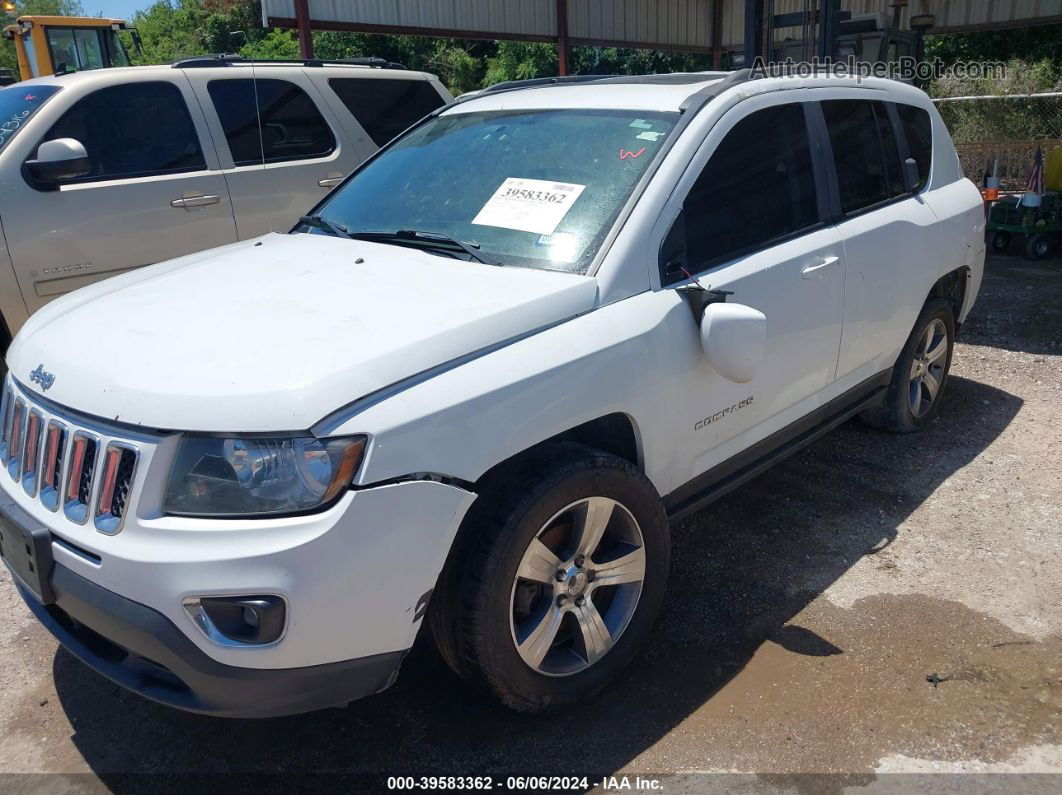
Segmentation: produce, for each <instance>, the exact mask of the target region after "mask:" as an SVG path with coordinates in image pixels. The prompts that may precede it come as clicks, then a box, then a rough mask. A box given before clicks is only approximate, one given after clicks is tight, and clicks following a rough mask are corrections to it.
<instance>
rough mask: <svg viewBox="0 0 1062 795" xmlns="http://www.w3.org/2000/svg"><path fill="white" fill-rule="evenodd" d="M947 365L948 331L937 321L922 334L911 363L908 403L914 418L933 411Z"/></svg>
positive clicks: (940, 321) (942, 322)
mask: <svg viewBox="0 0 1062 795" xmlns="http://www.w3.org/2000/svg"><path fill="white" fill-rule="evenodd" d="M947 364H948V331H947V328H945V326H944V321H942V320H940V319H939V318H938V319H935V320H933V321H932V322H931V323H930V324H929V325H928V326H926V328H925V331H923V332H922V336H921V337H920V338H919V340H918V345H917V346H916V347H915V353H914V361H912V362H911V375H910V384H909V387H908V402H909V405H910V408H911V414H912V415H914V417H915V418H919V417H924V416H925V415H926V414H927V413H928V412H929V410H930V409H931V408H932V407H933V401H935V400H936V399H937V396H938V395H939V394H940V388H941V386H942V385H943V383H944V372H945V367H946V366H947Z"/></svg>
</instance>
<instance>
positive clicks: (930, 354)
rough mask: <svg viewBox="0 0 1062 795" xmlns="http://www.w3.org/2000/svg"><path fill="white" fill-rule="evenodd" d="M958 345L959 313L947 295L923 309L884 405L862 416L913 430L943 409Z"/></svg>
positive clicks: (883, 426)
mask: <svg viewBox="0 0 1062 795" xmlns="http://www.w3.org/2000/svg"><path fill="white" fill-rule="evenodd" d="M954 347H955V316H954V314H953V312H952V309H951V304H949V303H948V302H947V301H945V300H944V299H943V298H935V299H932V300H930V301H929V302H928V303H927V304H926V305H925V307H924V308H923V309H922V313H921V315H919V317H918V321H917V322H916V323H915V327H914V330H913V331H912V332H911V336H910V337H908V339H907V344H906V345H904V348H903V350H902V351H901V352H900V357H899V358H898V359H897V360H896V365H895V367H894V368H893V371H892V378H891V380H890V381H889V388H888V391H887V392H886V394H885V403H884V405H882V406H880V407H877V408H873V409H868V410H867V411H865V412H863V413H862V414H861V415H860V417H861V418H862V419H863V421H864V422H866V423H867V424H868V425H870V426H872V427H874V428H879V429H881V430H887V431H892V432H894V433H913V432H914V431H917V430H919V429H920V428H922V427H923V426H924V425H926V424H927V423H929V422H930V421H931V420H932V419H933V418H934V417H935V416H936V414H937V412H938V411H939V410H940V403H941V401H942V400H943V398H944V387H945V386H946V384H947V381H948V373H949V372H950V370H951V355H952V351H953V349H954Z"/></svg>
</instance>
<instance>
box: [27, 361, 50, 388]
mask: <svg viewBox="0 0 1062 795" xmlns="http://www.w3.org/2000/svg"><path fill="white" fill-rule="evenodd" d="M30 381H33V382H34V383H37V384H40V385H41V389H43V390H44V391H45V392H47V391H48V389H49V388H50V387H51V385H52V384H53V383H55V375H54V374H52V373H49V372H48V371H47V370H45V369H44V365H43V364H38V365H37V369H36V370H34V371H33V372H32V373H30Z"/></svg>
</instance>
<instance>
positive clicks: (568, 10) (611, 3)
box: [262, 0, 1062, 52]
mask: <svg viewBox="0 0 1062 795" xmlns="http://www.w3.org/2000/svg"><path fill="white" fill-rule="evenodd" d="M892 2H893V0H840V3H839V5H840V8H841V9H842V10H845V11H851V12H852V14H865V13H870V12H880V13H886V14H891V12H892V10H891V5H892ZM814 5H815V4H814V3H813V4H812V6H813V7H814ZM300 6H301V7H302V8H300ZM804 7H805V4H804V0H775V3H774V13H776V14H783V13H787V12H799V11H801V10H803V9H804ZM300 11H301V12H302V14H304V15H305V17H304V18H306V19H308V20H309V22H310V27H313V28H317V29H323V30H349V31H358V32H366V33H408V34H413V35H425V36H453V37H456V38H486V39H517V40H522V41H544V42H558V41H561V40H564V39H566V40H567V43H568V44H571V45H582V44H594V45H601V46H625V47H639V48H647V49H661V50H686V51H693V52H712V51H713V50H715V49H725V50H732V49H740V48H741V47H742V46H743V41H744V22H745V0H263V2H262V20H263V23H264V24H265V25H267V26H270V27H297V24H296V20H297V19H298V18H299V16H300ZM912 13H914V14H926V13H928V14H933V15H935V17H936V25H935V26H934V28H933V32H935V33H937V32H939V33H949V32H958V31H965V30H976V29H990V28H992V29H994V28H1000V27H1010V26H1027V25H1037V24H1049V23H1055V22H1062V4H1060V3H1059V0H910V2H909V7H908V9H906V10H904V12H903V22H902V26H903V27H907V20H908V18H909V16H910V14H912ZM558 22H559V23H560V24H558ZM717 23H718V24H717Z"/></svg>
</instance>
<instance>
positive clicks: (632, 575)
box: [509, 497, 645, 676]
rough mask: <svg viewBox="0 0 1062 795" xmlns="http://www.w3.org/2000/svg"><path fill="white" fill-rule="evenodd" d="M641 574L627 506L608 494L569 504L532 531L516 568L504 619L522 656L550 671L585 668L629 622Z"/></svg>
mask: <svg viewBox="0 0 1062 795" xmlns="http://www.w3.org/2000/svg"><path fill="white" fill-rule="evenodd" d="M644 579H645V545H644V541H643V538H642V531H641V528H640V527H639V526H638V522H637V521H636V520H635V518H634V516H633V515H632V514H631V512H630V511H628V510H627V509H626V508H625V507H624V506H623V505H622V504H621V503H619V502H617V501H616V500H613V499H609V498H607V497H587V498H585V499H582V500H579V501H577V502H574V503H572V504H571V505H568V506H567V507H565V508H564V509H563V510H561V511H559V512H557V513H556V514H555V515H554V516H553V517H552V518H551V519H550V520H549V521H548V522H546V523H545V524H544V525H543V526H542V528H541V529H540V530H539V531H538V533H536V534H535V537H534V538H533V539H532V541H531V543H530V544H529V545H528V548H527V550H526V551H525V552H524V555H523V558H522V559H521V561H520V566H519V568H518V569H517V572H516V577H515V580H514V582H513V588H512V595H511V598H510V605H509V608H510V609H509V622H510V629H511V631H512V639H513V643H514V644H515V645H516V650H517V652H518V653H519V654H520V657H521V658H522V659H523V661H524V662H525V663H526V664H527V665H528V666H530V667H531V668H532V669H533V670H535V671H537V672H538V673H541V674H545V675H547V676H571V675H573V674H577V673H579V672H580V671H583V670H585V669H587V668H589V667H590V666H591V665H593V664H594V663H596V662H597V661H599V660H600V659H601V658H603V657H604V656H605V655H606V654H608V652H609V651H610V650H611V649H612V647H613V646H614V645H615V643H616V641H617V640H619V637H620V635H622V634H623V631H624V630H625V629H626V628H627V625H628V624H629V623H630V620H631V618H632V616H633V615H634V613H635V611H636V610H637V608H638V601H639V599H640V597H641V593H642V582H643V580H644Z"/></svg>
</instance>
